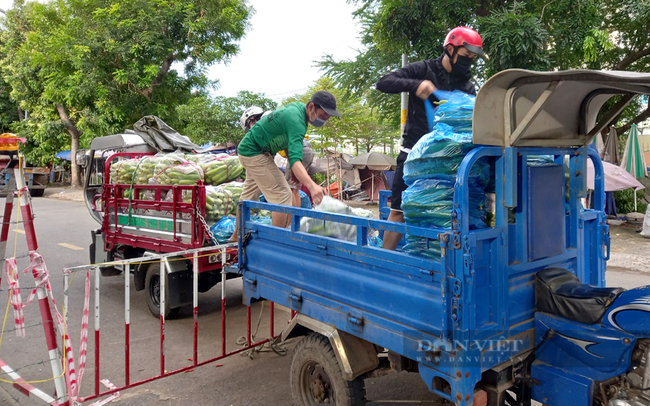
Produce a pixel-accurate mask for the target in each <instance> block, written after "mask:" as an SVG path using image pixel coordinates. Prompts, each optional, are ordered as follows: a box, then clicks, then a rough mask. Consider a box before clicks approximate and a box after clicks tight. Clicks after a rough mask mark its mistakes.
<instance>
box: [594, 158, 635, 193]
mask: <svg viewBox="0 0 650 406" xmlns="http://www.w3.org/2000/svg"><path fill="white" fill-rule="evenodd" d="M603 173H604V175H605V192H615V191H617V190H624V189H634V190H641V189H645V186H643V184H642V183H641V182H639V181H638V180H637V179H636V178H635V177H634V176H632V175H630V173H629V172H628V171H626V170H625V169H623V168H621V167H620V166H616V165H614V164H610V163H609V162H605V161H603ZM587 187H588V188H589V189H591V190H594V164H593V163H592V162H591V159H589V160H588V161H587Z"/></svg>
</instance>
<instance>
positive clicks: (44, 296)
mask: <svg viewBox="0 0 650 406" xmlns="http://www.w3.org/2000/svg"><path fill="white" fill-rule="evenodd" d="M24 176H25V175H24V173H23V168H22V163H21V162H19V164H18V165H17V166H16V167H15V168H14V178H15V181H16V187H17V189H18V201H19V202H20V211H21V213H22V215H23V228H24V230H25V236H26V237H27V247H28V249H29V251H30V253H34V252H36V251H37V250H38V243H37V241H36V232H35V231H34V218H33V216H32V208H31V205H30V204H29V199H28V198H29V192H28V190H27V185H26V184H25V177H24ZM5 221H6V219H5ZM39 268H40V267H39V266H38V265H37V266H34V267H33V268H32V275H33V276H34V279H35V280H36V284H37V289H36V295H37V298H38V304H39V307H40V308H41V319H42V320H43V328H44V330H45V340H46V342H47V350H48V354H49V357H50V367H51V368H52V376H53V377H54V387H55V388H56V394H57V396H58V397H59V399H60V400H61V404H62V405H67V404H68V402H67V399H68V395H67V391H66V383H65V376H64V373H63V368H62V362H63V357H62V355H61V351H60V350H59V348H58V344H57V334H56V331H55V329H54V325H55V324H54V319H53V318H52V312H51V310H50V301H49V295H48V291H47V286H48V284H40V283H39V282H40V279H41V278H42V275H41V274H40V272H39V270H38V269H39Z"/></svg>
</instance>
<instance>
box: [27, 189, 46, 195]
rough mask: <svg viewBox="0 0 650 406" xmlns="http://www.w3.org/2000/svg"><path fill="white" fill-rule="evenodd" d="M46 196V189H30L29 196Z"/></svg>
mask: <svg viewBox="0 0 650 406" xmlns="http://www.w3.org/2000/svg"><path fill="white" fill-rule="evenodd" d="M44 194H45V189H30V190H29V195H30V196H31V197H43V195H44Z"/></svg>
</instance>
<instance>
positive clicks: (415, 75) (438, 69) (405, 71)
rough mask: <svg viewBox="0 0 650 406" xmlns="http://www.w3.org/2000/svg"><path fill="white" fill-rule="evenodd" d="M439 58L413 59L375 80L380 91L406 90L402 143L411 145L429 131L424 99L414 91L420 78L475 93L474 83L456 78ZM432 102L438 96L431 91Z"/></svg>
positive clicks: (450, 88) (440, 85) (420, 81)
mask: <svg viewBox="0 0 650 406" xmlns="http://www.w3.org/2000/svg"><path fill="white" fill-rule="evenodd" d="M442 58H443V56H440V57H439V58H437V59H429V60H427V61H420V62H414V63H411V64H409V65H406V66H405V67H403V68H401V69H399V70H396V71H395V72H391V73H389V74H387V75H385V76H384V77H382V78H381V79H379V82H377V90H379V91H381V92H384V93H401V92H409V104H408V114H407V116H406V128H405V129H404V134H402V147H404V148H409V149H410V148H412V147H413V145H415V143H416V142H418V140H419V139H420V138H421V137H422V136H423V135H424V134H427V133H428V132H429V125H428V123H427V114H426V111H425V110H424V101H423V100H422V99H420V98H419V97H417V96H416V95H415V93H416V91H417V89H418V86H420V83H422V81H424V80H430V81H431V82H433V84H434V86H435V87H436V88H438V89H440V90H449V91H451V90H461V91H463V92H465V93H469V94H476V90H475V89H474V84H473V83H472V82H470V81H469V80H466V79H464V78H463V79H456V78H454V77H453V76H451V74H450V73H449V72H447V71H446V70H445V68H444V67H443V66H442ZM429 99H430V100H431V101H432V102H435V101H438V99H437V98H436V97H435V96H433V95H431V96H430V97H429Z"/></svg>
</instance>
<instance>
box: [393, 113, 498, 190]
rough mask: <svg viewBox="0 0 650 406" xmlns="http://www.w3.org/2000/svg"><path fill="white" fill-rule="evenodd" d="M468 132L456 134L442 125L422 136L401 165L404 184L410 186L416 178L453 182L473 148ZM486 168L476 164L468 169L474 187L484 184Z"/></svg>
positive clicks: (481, 163)
mask: <svg viewBox="0 0 650 406" xmlns="http://www.w3.org/2000/svg"><path fill="white" fill-rule="evenodd" d="M471 141H472V134H471V133H458V132H455V131H454V129H453V128H452V127H451V126H449V125H447V124H444V123H438V124H436V127H435V129H434V130H433V131H432V132H430V133H429V134H426V135H424V136H423V137H422V138H420V140H418V142H417V143H416V144H415V145H414V146H413V148H412V149H411V152H410V153H409V155H408V157H407V158H406V161H405V162H404V175H403V177H404V182H405V183H406V184H407V185H412V184H413V183H414V182H415V181H416V180H418V179H447V180H451V179H455V178H456V174H457V173H458V168H460V164H461V162H462V161H463V158H465V155H467V153H468V152H469V151H471V150H472V149H474V148H476V146H475V145H474V144H472V143H471ZM489 178H490V168H489V165H488V164H487V163H486V162H483V161H479V162H477V163H476V164H475V165H474V166H473V167H472V169H471V172H470V182H471V183H474V184H476V185H477V186H483V187H485V185H486V184H487V182H488V180H489Z"/></svg>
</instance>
